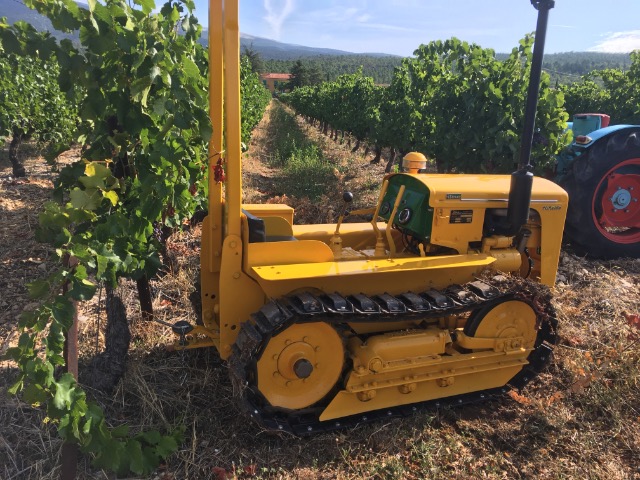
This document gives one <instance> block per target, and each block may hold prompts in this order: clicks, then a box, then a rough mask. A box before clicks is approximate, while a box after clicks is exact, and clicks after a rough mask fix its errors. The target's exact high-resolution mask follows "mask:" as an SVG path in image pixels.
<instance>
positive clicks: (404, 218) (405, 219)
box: [398, 208, 412, 225]
mask: <svg viewBox="0 0 640 480" xmlns="http://www.w3.org/2000/svg"><path fill="white" fill-rule="evenodd" d="M411 213H412V212H411V209H410V208H404V209H402V210H400V213H399V214H398V223H399V224H400V225H406V224H407V223H409V220H411Z"/></svg>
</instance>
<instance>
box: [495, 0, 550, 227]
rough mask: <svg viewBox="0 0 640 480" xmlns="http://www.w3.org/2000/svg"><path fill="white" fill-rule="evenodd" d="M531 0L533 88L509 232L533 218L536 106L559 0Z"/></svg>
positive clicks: (513, 177) (513, 188)
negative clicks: (535, 15)
mask: <svg viewBox="0 0 640 480" xmlns="http://www.w3.org/2000/svg"><path fill="white" fill-rule="evenodd" d="M531 4H532V5H533V6H534V7H535V8H536V10H538V23H537V25H536V37H535V43H534V44H533V59H532V62H531V73H530V75H529V90H528V92H527V105H526V108H525V114H524V132H523V133H522V143H521V144H520V159H519V166H520V167H519V169H518V170H517V171H515V172H513V173H512V174H511V186H510V187H509V205H508V209H507V219H506V225H505V226H504V229H502V230H503V231H502V232H501V233H502V234H503V235H506V236H513V235H516V234H518V232H520V229H521V228H522V226H523V225H524V224H526V223H527V222H528V221H529V208H530V204H531V190H532V188H533V164H532V163H531V146H532V144H533V132H534V128H535V123H536V109H537V108H538V96H539V93H540V75H541V74H542V59H543V56H544V43H545V39H546V36H547V21H548V19H549V10H551V9H552V8H553V7H554V5H555V1H554V0H531Z"/></svg>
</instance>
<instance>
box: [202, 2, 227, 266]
mask: <svg viewBox="0 0 640 480" xmlns="http://www.w3.org/2000/svg"><path fill="white" fill-rule="evenodd" d="M222 3H223V0H210V1H209V116H210V118H211V125H212V127H213V134H212V135H211V140H210V141H209V169H208V174H209V220H208V222H207V224H206V228H207V230H208V231H207V232H204V233H205V235H206V234H208V235H209V238H210V239H211V243H210V244H209V245H210V246H211V248H210V250H209V251H208V252H205V251H204V249H203V257H202V260H201V268H202V270H203V272H204V271H205V270H207V271H209V272H211V273H215V272H219V271H220V259H221V256H222V221H223V218H222V183H221V182H217V181H216V178H215V175H214V169H215V167H216V165H217V164H218V161H219V160H221V159H222V157H223V153H222V151H223V148H224V146H223V117H224V115H223V74H224V64H223V58H222V42H223V35H222V16H223V7H222Z"/></svg>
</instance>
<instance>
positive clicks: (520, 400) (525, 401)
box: [507, 390, 531, 405]
mask: <svg viewBox="0 0 640 480" xmlns="http://www.w3.org/2000/svg"><path fill="white" fill-rule="evenodd" d="M507 395H509V396H510V397H511V398H513V399H514V400H515V401H516V402H518V403H519V404H520V405H529V404H531V400H529V399H528V398H527V397H525V396H524V395H520V394H519V393H518V392H516V391H515V390H510V391H509V393H508V394H507Z"/></svg>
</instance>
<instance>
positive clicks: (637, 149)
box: [556, 113, 640, 259]
mask: <svg viewBox="0 0 640 480" xmlns="http://www.w3.org/2000/svg"><path fill="white" fill-rule="evenodd" d="M609 121H610V118H609V116H608V115H604V114H598V113H587V114H579V115H575V116H574V117H573V124H570V127H571V128H572V130H573V142H572V143H571V145H569V146H568V147H567V148H566V149H565V150H564V151H563V152H562V153H561V154H560V155H558V159H557V169H556V182H557V183H559V184H560V185H561V186H562V187H563V188H564V189H565V190H566V191H567V193H568V194H569V210H568V212H567V220H566V225H565V238H566V239H567V240H568V241H569V242H570V244H571V245H572V246H573V247H574V248H575V249H576V251H577V252H578V253H581V254H584V255H589V256H591V257H594V258H603V259H610V258H617V257H636V258H640V201H638V200H639V199H640V125H613V126H610V125H609Z"/></svg>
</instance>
